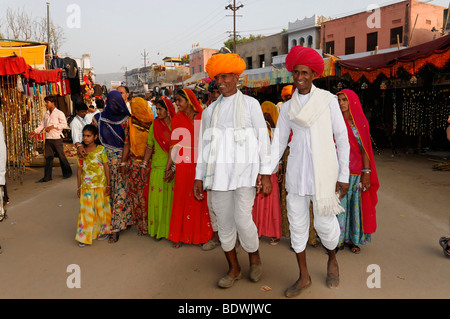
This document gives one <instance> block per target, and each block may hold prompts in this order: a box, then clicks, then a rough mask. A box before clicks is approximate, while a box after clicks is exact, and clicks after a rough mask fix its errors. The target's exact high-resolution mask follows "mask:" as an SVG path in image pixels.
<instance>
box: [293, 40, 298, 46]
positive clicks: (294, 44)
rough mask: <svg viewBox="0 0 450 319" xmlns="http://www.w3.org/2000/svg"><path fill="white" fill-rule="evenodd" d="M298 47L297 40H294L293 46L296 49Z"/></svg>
mask: <svg viewBox="0 0 450 319" xmlns="http://www.w3.org/2000/svg"><path fill="white" fill-rule="evenodd" d="M296 45H297V40H295V39H294V40H292V46H293V47H295V46H296Z"/></svg>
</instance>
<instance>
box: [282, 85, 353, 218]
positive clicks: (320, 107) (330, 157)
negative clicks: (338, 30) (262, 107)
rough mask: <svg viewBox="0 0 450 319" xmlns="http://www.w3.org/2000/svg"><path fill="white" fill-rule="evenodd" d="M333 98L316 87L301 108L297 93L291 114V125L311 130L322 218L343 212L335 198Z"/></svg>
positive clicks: (317, 195)
mask: <svg viewBox="0 0 450 319" xmlns="http://www.w3.org/2000/svg"><path fill="white" fill-rule="evenodd" d="M333 97H334V96H333V94H331V93H330V92H328V91H325V90H322V89H318V88H316V87H315V86H314V85H313V86H312V88H311V95H310V99H309V100H308V102H307V103H306V104H305V105H302V103H301V102H300V98H299V93H298V91H297V90H295V92H294V94H293V95H292V98H291V107H290V109H289V113H288V116H289V119H290V120H291V121H293V122H294V123H296V124H298V125H300V126H303V127H309V129H310V133H311V152H312V163H313V170H314V183H315V200H314V203H313V204H314V209H315V210H316V211H317V212H318V213H319V215H337V214H339V213H341V212H343V211H344V209H343V208H342V206H341V205H340V201H339V195H338V194H336V182H337V179H338V171H339V169H338V161H337V155H336V146H335V143H334V139H333V129H332V123H331V113H330V108H329V104H330V101H331V99H332V98H333Z"/></svg>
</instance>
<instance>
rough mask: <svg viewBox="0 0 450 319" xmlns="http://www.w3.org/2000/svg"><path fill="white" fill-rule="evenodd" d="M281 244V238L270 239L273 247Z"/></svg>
mask: <svg viewBox="0 0 450 319" xmlns="http://www.w3.org/2000/svg"><path fill="white" fill-rule="evenodd" d="M279 242H280V238H276V237H272V238H271V239H270V244H271V245H272V246H276V245H278V243H279Z"/></svg>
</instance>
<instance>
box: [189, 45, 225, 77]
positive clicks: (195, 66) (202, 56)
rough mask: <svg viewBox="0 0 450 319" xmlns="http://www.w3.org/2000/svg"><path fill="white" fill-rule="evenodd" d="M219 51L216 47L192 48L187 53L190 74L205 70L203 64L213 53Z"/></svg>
mask: <svg viewBox="0 0 450 319" xmlns="http://www.w3.org/2000/svg"><path fill="white" fill-rule="evenodd" d="M217 52H219V50H216V49H204V48H194V49H193V50H192V51H191V53H190V54H189V69H190V73H191V75H194V74H196V73H201V72H205V65H206V63H207V62H208V60H209V58H210V57H212V55H213V54H214V53H217Z"/></svg>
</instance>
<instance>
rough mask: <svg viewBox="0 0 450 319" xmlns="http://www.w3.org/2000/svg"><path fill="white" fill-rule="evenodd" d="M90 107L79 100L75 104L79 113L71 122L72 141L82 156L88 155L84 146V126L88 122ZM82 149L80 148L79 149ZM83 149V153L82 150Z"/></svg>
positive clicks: (76, 111)
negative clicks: (87, 116)
mask: <svg viewBox="0 0 450 319" xmlns="http://www.w3.org/2000/svg"><path fill="white" fill-rule="evenodd" d="M87 112H88V107H87V105H86V104H85V103H83V102H79V103H76V104H75V113H76V114H77V115H76V116H75V117H74V118H73V120H72V122H70V133H71V135H72V143H73V145H75V147H76V148H77V153H80V154H81V155H82V157H84V156H86V154H85V152H84V147H83V143H82V142H83V127H84V126H85V125H86V124H87V123H86V119H85V118H86V115H87ZM79 149H80V150H79ZM81 149H83V153H82V152H81Z"/></svg>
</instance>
